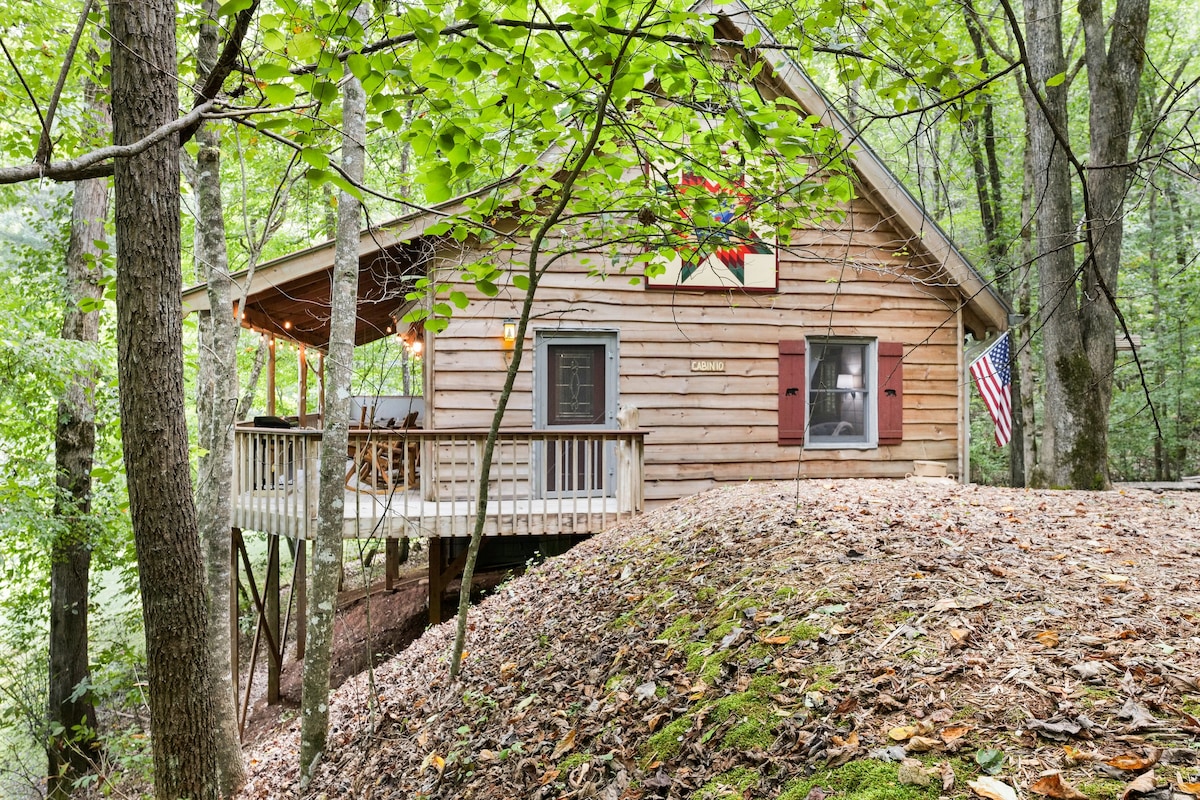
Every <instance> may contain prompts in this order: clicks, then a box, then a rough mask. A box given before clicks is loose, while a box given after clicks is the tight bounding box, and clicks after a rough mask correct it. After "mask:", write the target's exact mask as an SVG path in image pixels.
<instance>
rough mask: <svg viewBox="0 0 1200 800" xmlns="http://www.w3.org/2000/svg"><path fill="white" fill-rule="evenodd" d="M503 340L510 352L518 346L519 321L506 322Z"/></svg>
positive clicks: (502, 335)
mask: <svg viewBox="0 0 1200 800" xmlns="http://www.w3.org/2000/svg"><path fill="white" fill-rule="evenodd" d="M500 338H501V340H502V341H503V342H504V348H505V349H506V350H510V349H512V348H513V347H515V346H516V344H517V321H516V320H515V319H506V320H504V331H503V333H502V334H501V337H500Z"/></svg>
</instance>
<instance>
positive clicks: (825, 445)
mask: <svg viewBox="0 0 1200 800" xmlns="http://www.w3.org/2000/svg"><path fill="white" fill-rule="evenodd" d="M804 449H805V450H878V449H879V445H877V444H876V443H875V442H808V443H806V444H805V445H804Z"/></svg>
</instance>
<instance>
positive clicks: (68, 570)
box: [47, 82, 109, 798]
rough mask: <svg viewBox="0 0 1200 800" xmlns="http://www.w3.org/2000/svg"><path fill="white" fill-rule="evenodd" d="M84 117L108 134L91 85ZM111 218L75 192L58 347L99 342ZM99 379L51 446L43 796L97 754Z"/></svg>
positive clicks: (84, 374) (68, 401) (103, 203)
mask: <svg viewBox="0 0 1200 800" xmlns="http://www.w3.org/2000/svg"><path fill="white" fill-rule="evenodd" d="M85 94H86V97H87V106H88V109H89V110H88V113H89V114H90V115H92V116H93V118H94V124H95V126H96V127H97V128H98V129H101V130H104V131H107V129H108V128H109V121H108V107H107V105H106V104H105V103H104V102H103V101H101V100H100V99H99V97H98V95H99V89H98V88H97V87H96V86H95V85H93V84H92V83H90V82H89V83H88V84H87V86H86V87H85ZM107 218H108V181H106V180H89V181H80V182H79V183H76V184H75V192H74V197H73V198H72V208H71V238H70V242H69V244H68V246H67V264H66V266H67V270H66V272H67V309H66V314H65V317H64V319H63V329H62V337H63V339H67V340H71V341H76V342H87V343H89V344H92V345H95V344H96V343H97V342H98V341H99V339H100V312H99V310H98V309H97V308H95V307H94V306H92V307H89V304H95V303H96V302H97V301H98V300H99V299H100V297H101V291H102V290H101V287H100V277H101V274H102V272H101V269H100V261H101V258H102V256H103V253H102V251H101V248H100V247H99V246H98V243H99V242H102V241H104V223H105V220H106V219H107ZM95 389H96V373H95V370H94V369H92V368H84V369H82V370H80V371H79V372H77V373H76V374H74V375H71V376H70V377H69V378H68V380H67V386H66V390H65V391H64V393H63V396H62V398H61V399H60V400H59V403H58V421H57V427H56V430H55V440H54V466H55V476H56V484H57V489H58V491H57V494H56V495H55V499H54V516H55V518H56V519H58V520H60V521H61V523H62V529H61V531H60V532H59V534H58V535H57V536H56V538H55V540H54V543H53V545H52V546H51V550H50V559H51V561H50V680H49V718H50V722H51V723H52V724H53V725H54V727H55V728H56V729H57V732H55V733H53V734H52V737H51V739H50V742H49V745H48V748H47V755H48V756H49V772H48V773H47V774H48V783H47V794H48V795H49V796H50V797H52V798H66V797H67V796H69V794H70V790H71V783H72V780H73V779H74V778H76V777H78V776H79V775H82V774H84V773H85V772H87V771H88V770H89V769H90V768H91V765H92V762H93V759H94V755H95V754H94V752H93V750H94V748H95V746H96V709H95V706H94V705H93V704H92V697H91V693H90V692H79V691H78V690H77V689H78V687H79V686H80V684H82V683H83V682H84V681H86V680H87V679H88V675H89V673H88V570H89V568H90V566H91V561H92V551H91V542H90V536H89V527H90V526H89V520H88V517H89V515H90V513H91V504H92V459H93V456H94V453H95V449H96V403H95V394H94V393H95Z"/></svg>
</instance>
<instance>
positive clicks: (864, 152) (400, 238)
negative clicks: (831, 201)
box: [184, 3, 1008, 537]
mask: <svg viewBox="0 0 1200 800" xmlns="http://www.w3.org/2000/svg"><path fill="white" fill-rule="evenodd" d="M715 8H716V12H715V13H717V14H718V21H717V22H716V28H717V29H716V33H717V36H718V38H719V39H723V40H740V39H741V38H742V37H743V35H744V34H745V33H746V31H747V30H748V29H749V28H751V27H754V26H756V25H757V22H756V21H755V19H754V17H753V16H752V15H751V14H750V13H749V12H748V11H747V10H746V9H745V6H742V5H741V4H740V3H735V4H729V5H723V6H720V7H715ZM758 52H759V56H758V57H760V58H761V59H762V60H763V61H764V62H765V64H766V68H765V69H764V70H763V71H762V73H761V75H760V77H759V78H758V86H757V89H758V91H759V92H760V93H762V94H763V95H764V96H766V97H768V98H770V97H774V96H779V95H784V96H787V97H790V98H792V99H794V100H795V101H796V102H798V103H799V104H800V106H801V107H802V108H803V109H804V110H805V111H807V112H808V113H809V114H811V115H814V116H817V117H819V118H820V119H821V120H822V121H823V122H824V123H825V124H827V125H829V126H832V127H834V128H836V129H838V130H839V131H840V132H841V133H842V135H843V138H844V139H845V140H846V141H847V142H849V143H852V147H853V153H854V169H855V172H856V177H857V185H856V187H855V190H856V197H855V199H854V200H853V201H852V202H850V203H849V204H847V206H846V208H845V209H844V211H845V213H844V217H843V219H842V220H841V221H840V222H839V223H837V224H834V225H830V224H822V225H821V226H820V227H812V228H809V229H803V230H797V231H795V232H794V234H793V236H792V239H791V241H790V242H789V243H784V244H782V245H781V246H778V247H777V248H776V249H775V251H774V252H773V253H770V254H767V255H754V256H752V257H748V258H747V261H746V267H745V275H744V276H743V277H742V278H741V279H739V280H736V281H735V280H732V279H730V278H729V276H728V274H726V275H724V276H722V275H720V274H717V272H719V265H717V267H718V269H717V271H715V272H714V270H713V269H710V268H705V267H704V265H701V267H700V268H697V269H694V270H693V271H692V273H691V274H690V275H688V276H686V277H684V276H683V275H681V273H680V272H679V270H678V268H676V269H675V271H674V272H672V271H671V270H668V272H667V274H665V275H663V276H658V277H656V278H653V279H649V280H646V281H642V282H641V283H638V284H633V283H630V282H629V281H627V280H624V279H620V278H610V279H608V280H597V279H596V278H594V277H592V276H591V275H590V274H589V271H593V272H594V271H595V270H596V264H595V260H596V257H595V256H594V255H592V256H591V259H592V260H591V263H589V264H588V265H586V266H585V265H584V264H582V263H580V260H579V259H575V260H571V259H561V260H559V261H558V262H556V264H555V265H554V267H553V268H552V269H551V270H550V271H549V272H548V274H547V275H546V276H545V278H544V279H543V282H542V285H541V287H540V288H539V290H538V292H537V298H536V306H535V315H534V316H535V319H534V321H533V322H532V323H531V325H530V329H529V335H528V336H527V338H526V341H525V342H524V343H523V346H524V350H525V357H524V359H523V362H522V365H521V373H520V379H519V381H518V383H517V390H516V392H515V393H514V396H513V398H512V400H511V401H510V403H509V407H508V412H507V415H506V418H505V428H506V434H505V438H504V439H503V441H502V443H501V449H500V451H499V452H500V454H499V457H498V464H497V467H496V469H495V472H494V474H493V475H492V476H491V480H492V482H493V483H494V484H495V486H496V492H495V496H496V500H497V503H498V505H497V506H496V509H495V511H496V514H495V516H494V518H489V520H490V521H489V527H488V533H489V534H496V535H504V534H513V533H516V534H529V533H536V534H543V533H547V532H552V533H586V532H592V531H594V530H595V529H596V527H597V526H601V527H603V526H604V525H607V524H611V522H613V521H615V519H616V518H618V517H619V515H621V514H625V513H635V512H636V511H637V510H639V509H640V508H641V505H642V502H643V499H644V501H645V502H651V503H654V502H661V501H667V500H672V499H675V498H679V497H682V496H685V495H689V494H693V493H695V492H699V491H702V490H704V489H706V488H709V487H711V486H713V485H714V484H717V483H726V482H740V481H746V480H773V479H788V478H793V477H796V476H799V477H801V478H838V477H903V476H904V475H906V474H910V473H912V472H913V471H914V462H915V461H935V462H940V463H941V464H943V465H944V466H945V468H946V470H947V472H948V473H949V474H952V475H956V476H965V475H967V473H968V431H969V424H968V419H967V408H968V403H967V397H968V387H969V382H968V381H967V380H966V378H965V375H966V366H965V364H964V350H963V343H964V339H965V336H966V334H967V333H968V332H969V333H972V334H974V336H975V337H976V338H978V339H982V338H985V337H986V336H987V335H989V334H990V333H993V332H996V331H1000V330H1003V329H1005V327H1006V323H1007V313H1008V309H1007V308H1006V307H1005V305H1004V303H1003V302H1002V301H1001V300H1000V299H999V297H998V296H997V295H996V294H995V293H994V292H993V291H992V289H991V287H990V284H989V283H988V281H986V280H985V279H984V278H983V277H981V276H980V275H979V274H978V273H977V272H976V270H975V269H974V268H973V267H972V266H971V264H970V263H969V262H968V261H967V259H966V258H965V257H964V256H963V255H962V254H961V253H960V252H959V251H958V250H957V249H956V248H955V246H954V244H953V243H952V242H951V241H950V240H949V239H948V237H947V236H946V234H945V233H944V232H943V231H942V230H941V229H940V228H939V227H938V226H937V225H936V223H935V222H934V221H933V220H932V219H930V218H929V217H928V216H927V215H926V214H925V213H924V211H923V210H922V209H921V207H920V205H919V204H918V203H917V201H916V200H915V199H914V198H913V196H912V195H911V194H910V193H909V192H908V191H907V190H906V189H905V188H904V187H903V186H902V185H901V184H900V183H899V181H898V180H897V179H896V178H895V177H894V176H893V175H892V174H891V172H890V171H889V170H888V169H887V167H886V166H885V165H884V164H883V163H882V162H881V161H880V159H879V158H878V157H877V156H876V155H875V154H874V153H873V152H872V151H871V149H870V148H869V147H868V146H867V145H866V144H865V143H864V142H862V141H861V140H859V139H858V138H857V136H856V134H855V132H854V131H853V130H852V129H851V128H850V126H849V125H848V123H847V122H846V121H845V120H844V119H843V118H842V117H841V116H840V115H839V114H838V113H837V112H836V111H835V110H834V109H832V108H831V107H830V106H829V105H828V104H827V102H826V101H825V99H824V98H823V96H822V95H821V93H820V92H819V91H818V90H817V88H816V87H815V86H814V85H813V84H812V82H811V81H810V80H809V79H808V77H807V76H806V75H805V73H804V72H803V71H802V70H801V69H800V67H799V66H797V65H796V64H795V63H794V62H792V61H791V59H790V58H788V56H787V55H786V54H785V53H784V52H783V51H781V50H772V49H763V50H760V51H758ZM461 201H462V198H460V199H459V200H458V201H450V202H449V203H447V204H444V205H443V206H442V207H440V208H439V209H438V210H437V212H438V213H436V214H434V213H418V214H412V215H408V216H406V217H402V218H399V219H397V220H393V221H391V222H388V223H385V224H383V225H381V226H379V227H377V228H375V229H373V230H370V231H364V232H363V234H362V236H361V239H360V253H361V255H360V266H361V272H360V283H359V293H360V303H359V324H358V328H357V331H356V342H357V343H358V344H363V343H366V342H370V341H372V340H375V339H378V338H381V337H383V336H392V335H397V333H398V332H399V333H404V331H403V330H400V326H399V322H398V317H399V316H400V315H401V314H402V311H403V297H404V294H405V293H406V291H408V289H409V287H411V282H412V280H413V279H414V278H415V277H416V276H419V275H425V274H428V273H429V272H430V271H431V270H443V271H444V272H445V273H446V276H447V277H448V278H449V279H451V280H452V279H453V275H454V274H456V273H457V271H458V270H460V269H461V266H462V264H463V262H464V261H469V260H470V254H469V253H467V254H466V255H464V254H463V253H462V251H461V250H460V249H458V250H455V251H454V252H453V253H452V254H451V253H448V252H443V251H442V250H441V249H440V247H441V245H439V242H438V240H437V239H435V238H434V237H429V236H426V235H425V233H424V232H425V231H426V230H427V229H429V228H430V227H431V226H432V225H434V224H435V223H437V222H438V221H440V220H441V219H442V218H443V217H444V214H445V213H446V212H450V213H453V211H454V209H455V207H456V206H457V205H459V204H461ZM521 255H522V253H521V248H520V246H518V249H517V251H516V252H515V253H514V254H513V256H512V257H513V258H514V259H519V258H520V257H521ZM750 258H757V259H759V261H758V262H756V266H755V267H754V268H753V269H752V268H751V266H750ZM332 262H333V244H332V242H328V243H325V244H322V245H318V246H316V247H313V248H309V249H307V250H304V251H301V252H298V253H295V254H292V255H289V256H286V257H284V258H281V259H278V260H276V261H274V262H271V263H268V264H265V265H262V266H260V267H259V268H258V269H257V270H256V271H255V273H254V275H253V280H252V281H251V282H250V284H249V285H248V286H246V287H244V288H245V289H246V291H247V300H246V303H245V307H244V309H242V319H243V323H244V324H245V325H247V326H248V327H252V328H254V329H255V330H260V331H263V332H265V333H267V334H269V335H271V336H273V337H278V338H283V339H288V340H291V341H293V342H295V343H297V344H299V345H301V346H306V347H307V348H309V349H310V350H316V351H320V350H321V349H323V347H324V345H325V343H326V342H327V339H328V326H327V316H328V312H327V309H328V293H329V283H330V278H329V276H330V273H331V269H332ZM243 277H244V276H243ZM458 288H461V289H462V290H463V291H465V292H466V293H467V294H468V295H470V296H471V298H472V301H473V302H472V303H471V304H470V306H469V307H468V308H467V309H465V310H463V311H460V312H457V313H456V315H455V316H454V318H453V320H452V321H451V323H450V326H449V328H448V329H447V330H445V331H443V332H442V333H440V334H438V335H436V336H434V335H429V334H425V333H424V332H420V331H417V332H416V333H417V335H420V336H421V337H422V344H423V346H424V386H423V387H422V389H423V392H422V394H423V401H424V405H423V410H422V415H421V416H422V421H423V425H422V426H421V427H420V428H414V427H413V426H411V425H410V426H407V427H406V428H405V429H404V430H400V431H397V430H394V429H393V430H390V431H389V430H385V429H383V428H380V427H379V426H375V429H374V430H372V427H371V426H370V425H364V426H362V427H360V429H359V430H357V431H355V433H354V434H353V436H354V437H360V438H362V439H363V440H364V442H367V441H369V442H370V444H369V445H367V444H364V445H363V446H362V447H358V448H356V451H357V452H360V453H363V454H364V456H362V457H366V454H369V453H371V452H374V453H375V454H376V455H377V454H378V453H387V454H388V458H389V459H395V460H396V461H397V463H396V464H393V463H389V464H387V465H378V471H379V472H380V473H381V474H382V473H387V474H388V475H391V476H393V479H392V480H391V482H392V484H394V485H403V486H404V487H405V488H406V493H405V494H404V495H403V497H402V498H399V500H398V498H397V497H396V496H392V498H391V501H392V503H393V504H395V503H397V502H399V501H400V500H402V501H403V502H401V503H400V505H401V506H402V508H401V509H400V510H399V513H394V514H393V513H391V512H392V511H393V509H392V508H391V507H389V508H388V509H386V510H384V509H381V506H380V501H379V499H378V498H379V495H369V494H365V493H361V494H359V495H358V496H357V497H356V498H355V502H354V503H352V504H348V505H347V509H348V511H347V524H346V533H347V535H348V536H362V535H366V534H368V533H375V534H377V535H378V534H382V535H384V536H398V535H425V536H432V537H442V536H462V535H465V534H466V533H467V532H468V530H469V529H468V527H467V526H468V523H469V520H468V517H469V516H470V515H471V513H472V509H471V508H470V507H469V506H468V505H461V504H460V505H454V504H455V503H461V501H464V500H465V498H467V497H470V496H472V492H473V487H474V486H477V484H475V483H474V481H477V480H478V478H479V476H477V475H474V474H473V472H472V468H471V465H472V464H473V463H474V459H475V455H474V454H475V452H476V450H477V448H478V447H479V442H480V437H481V436H482V435H483V432H484V431H486V429H487V427H488V425H489V423H490V421H491V417H492V413H493V410H494V409H495V407H496V403H497V398H498V394H499V391H500V389H501V386H502V384H503V380H504V373H505V369H506V367H507V364H508V361H509V359H511V356H512V347H513V342H511V341H505V337H506V335H511V332H512V328H513V326H512V325H510V324H506V322H507V323H510V322H511V321H512V320H513V319H514V318H516V317H517V316H519V311H520V303H521V300H522V299H523V294H522V293H521V292H519V291H517V290H516V289H513V288H511V287H504V288H503V289H502V291H501V294H500V295H499V296H498V297H494V298H483V297H480V296H478V294H477V293H475V292H474V289H473V288H472V287H471V286H470V285H468V284H463V285H461V286H460V287H458ZM184 303H185V306H186V308H187V309H188V310H197V309H204V308H206V307H207V297H206V294H205V292H204V290H203V287H197V288H195V289H192V290H189V291H187V292H185V295H184ZM622 408H624V409H627V414H626V420H627V423H626V426H625V427H626V428H628V429H636V430H637V431H639V432H638V433H634V432H626V433H621V427H622V426H621V423H620V419H621V415H620V413H619V412H620V410H621V409H622ZM634 419H636V422H633V421H632V420H634ZM363 421H364V422H365V421H366V420H363ZM353 422H354V421H353V420H352V423H353ZM394 424H395V420H393V426H394ZM402 427H404V426H402ZM255 435H260V436H261V435H267V436H275V437H296V438H297V439H298V440H299V441H298V442H296V443H289V444H287V445H286V446H283V445H278V444H274V443H272V444H269V445H267V446H265V450H266V451H269V452H274V451H276V450H279V449H280V448H282V450H283V451H285V452H291V453H292V454H293V455H292V456H291V458H292V459H293V462H294V463H295V464H301V463H302V462H303V458H301V457H300V456H299V455H297V453H306V452H307V451H308V450H310V449H312V448H310V447H308V445H307V444H305V443H304V442H306V441H307V439H305V438H304V437H313V436H319V433H317V432H308V433H299V432H295V433H269V434H261V433H260V434H255ZM571 437H574V438H571ZM243 438H244V440H245V441H244V442H243V446H242V452H241V456H240V457H241V463H242V464H243V466H244V467H245V469H243V470H242V471H243V472H244V473H245V480H243V484H245V485H244V486H242V488H243V489H249V488H252V485H253V484H254V483H255V481H257V483H258V485H259V486H260V487H261V485H264V484H265V481H264V480H263V479H262V477H261V476H254V475H252V474H251V473H252V472H253V466H254V459H255V458H258V456H256V455H255V453H257V452H259V450H256V449H255V445H254V443H253V441H252V440H251V438H250V435H249V434H247V435H246V436H245V437H243ZM401 453H403V456H401V455H399V454H401ZM618 454H621V456H622V457H621V458H618V457H617V456H618ZM306 457H307V456H306ZM260 461H261V458H260ZM555 465H557V466H555ZM564 465H568V466H564ZM290 469H299V468H298V467H291V468H290ZM372 469H376V468H374V467H371V466H369V465H368V466H365V467H360V468H358V469H357V473H359V474H365V473H367V472H370V471H371V470H372ZM563 470H567V471H566V472H564V471H563ZM302 471H303V472H304V474H306V475H309V476H311V475H313V474H314V470H312V469H309V470H302ZM354 484H355V482H354V481H351V482H350V483H349V484H348V486H349V488H353V486H354ZM555 494H558V495H559V496H560V497H559V500H560V501H563V502H557V503H555V504H553V507H552V508H551V507H550V506H548V505H546V503H544V502H541V501H544V500H546V499H548V498H549V497H551V496H552V495H555ZM254 499H257V500H259V501H260V502H259V505H258V507H257V508H254V509H243V510H244V511H246V512H247V513H246V514H245V515H243V516H242V518H241V523H242V524H244V525H245V526H246V527H248V528H272V529H278V530H279V531H280V532H281V533H287V534H289V535H300V536H304V535H307V531H308V520H307V518H308V516H309V515H308V514H306V513H303V512H301V510H300V509H298V508H292V507H288V506H287V504H286V503H285V504H283V505H281V502H282V501H271V502H266V500H265V499H264V498H261V497H259V498H254ZM582 500H588V501H590V503H591V505H590V506H589V507H588V508H586V509H585V508H577V506H580V502H579V501H582ZM566 501H570V502H566ZM288 502H289V503H293V504H294V503H299V502H301V500H300V499H299V498H293V499H291V500H289V501H288ZM304 502H308V501H307V500H305V501H304ZM405 503H407V505H405ZM431 504H432V505H431Z"/></svg>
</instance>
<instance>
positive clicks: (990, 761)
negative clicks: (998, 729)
mask: <svg viewBox="0 0 1200 800" xmlns="http://www.w3.org/2000/svg"><path fill="white" fill-rule="evenodd" d="M1005 758H1006V756H1005V755H1004V751H1002V750H997V749H996V748H989V749H987V750H980V751H979V752H977V753H976V754H975V763H976V764H978V765H979V767H980V769H982V770H983V771H984V772H986V773H988V774H989V775H995V774H996V773H998V772H999V771H1000V770H1001V769H1003V767H1004V759H1005Z"/></svg>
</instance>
